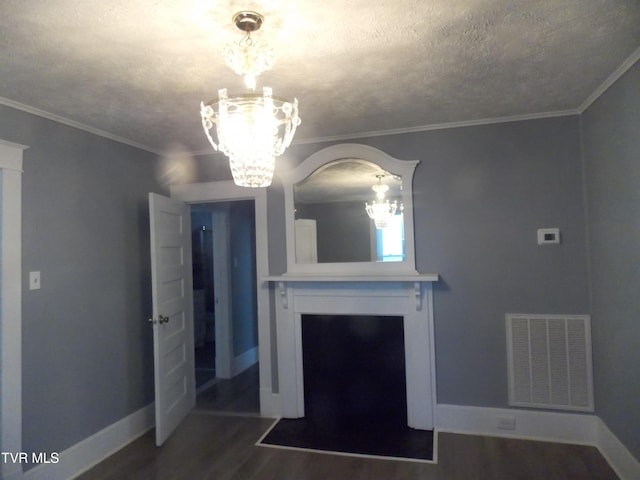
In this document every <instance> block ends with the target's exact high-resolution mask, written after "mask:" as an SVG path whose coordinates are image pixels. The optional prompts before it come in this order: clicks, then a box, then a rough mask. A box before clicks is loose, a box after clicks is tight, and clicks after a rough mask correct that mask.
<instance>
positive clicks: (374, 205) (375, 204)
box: [365, 175, 398, 228]
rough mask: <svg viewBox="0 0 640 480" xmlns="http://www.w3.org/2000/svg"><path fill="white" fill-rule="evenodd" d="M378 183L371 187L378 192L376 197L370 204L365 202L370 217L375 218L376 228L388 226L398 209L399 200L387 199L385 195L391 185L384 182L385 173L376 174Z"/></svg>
mask: <svg viewBox="0 0 640 480" xmlns="http://www.w3.org/2000/svg"><path fill="white" fill-rule="evenodd" d="M376 177H377V178H378V183H376V184H375V185H373V186H372V187H371V189H372V190H373V191H374V192H376V199H375V200H373V201H372V202H371V203H370V204H369V203H366V204H365V209H366V211H367V214H368V215H369V218H371V219H373V222H374V223H375V225H376V228H386V227H387V225H388V224H389V219H391V217H393V216H394V215H395V213H396V210H397V209H398V202H396V201H394V202H393V203H392V202H390V201H389V200H385V198H384V196H385V194H386V193H387V192H388V191H389V185H385V184H383V183H382V177H383V175H376Z"/></svg>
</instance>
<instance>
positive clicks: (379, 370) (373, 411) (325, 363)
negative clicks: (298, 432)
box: [302, 314, 407, 428]
mask: <svg viewBox="0 0 640 480" xmlns="http://www.w3.org/2000/svg"><path fill="white" fill-rule="evenodd" d="M404 357H405V355H404V328H403V322H402V317H400V316H389V315H384V316H381V315H308V314H304V315H302V365H303V372H304V375H303V376H304V411H305V417H306V418H309V419H313V421H314V422H316V423H320V424H321V423H325V424H326V423H337V424H339V425H344V426H346V427H347V428H348V427H355V428H361V427H363V426H366V424H368V423H370V422H372V421H374V422H376V423H381V422H384V423H389V424H392V425H399V426H402V425H404V426H406V425H407V397H406V374H405V361H404Z"/></svg>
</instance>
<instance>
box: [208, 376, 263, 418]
mask: <svg viewBox="0 0 640 480" xmlns="http://www.w3.org/2000/svg"><path fill="white" fill-rule="evenodd" d="M259 385H260V373H259V367H258V364H257V363H256V364H255V365H253V366H251V367H249V368H248V369H246V370H245V371H244V372H242V373H240V374H239V375H237V376H236V377H234V378H232V379H229V380H224V379H218V380H216V382H215V384H214V385H212V386H211V387H210V388H208V389H207V390H205V391H203V392H201V393H199V394H198V396H197V398H196V410H198V411H200V410H206V411H209V412H216V413H227V414H243V415H259V414H260V387H259Z"/></svg>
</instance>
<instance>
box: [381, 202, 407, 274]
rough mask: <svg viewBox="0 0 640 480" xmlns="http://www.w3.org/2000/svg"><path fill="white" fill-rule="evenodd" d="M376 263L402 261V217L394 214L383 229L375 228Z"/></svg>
mask: <svg viewBox="0 0 640 480" xmlns="http://www.w3.org/2000/svg"><path fill="white" fill-rule="evenodd" d="M375 231H376V243H377V248H376V250H377V259H376V260H377V261H378V262H402V261H404V251H405V249H404V215H403V214H402V213H400V214H396V215H394V216H393V217H391V218H390V219H389V220H388V221H387V226H386V227H385V228H376V229H375Z"/></svg>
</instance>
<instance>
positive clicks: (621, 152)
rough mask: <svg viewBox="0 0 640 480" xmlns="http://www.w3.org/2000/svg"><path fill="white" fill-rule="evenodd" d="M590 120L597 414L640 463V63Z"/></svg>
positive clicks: (586, 119) (587, 155)
mask: <svg viewBox="0 0 640 480" xmlns="http://www.w3.org/2000/svg"><path fill="white" fill-rule="evenodd" d="M582 121H583V144H584V159H585V170H586V178H587V198H588V219H589V220H588V223H589V238H590V257H591V263H590V265H591V279H592V305H593V306H592V314H593V320H592V321H593V325H592V329H593V342H594V352H593V353H594V362H593V363H594V367H595V389H596V391H595V394H596V397H595V401H596V411H597V413H598V415H599V416H600V417H601V418H602V419H603V420H604V422H605V423H606V424H607V426H608V427H609V428H610V429H611V430H612V431H613V433H615V434H616V436H618V438H619V439H620V440H621V441H623V442H624V443H625V444H626V446H627V447H628V448H629V450H630V451H631V452H632V453H633V454H634V455H635V457H636V458H637V459H639V460H640V434H639V432H640V409H639V408H638V405H639V403H638V402H639V399H640V380H639V378H640V376H639V373H640V322H639V321H638V320H639V318H638V314H639V312H640V296H639V295H638V286H639V285H640V260H639V259H640V215H638V212H639V211H640V65H639V64H636V65H635V66H634V67H633V68H632V69H631V70H629V71H628V72H627V73H626V74H625V75H624V76H623V77H622V78H621V79H620V80H618V81H617V82H616V83H615V84H614V85H613V86H612V87H611V88H610V89H609V90H608V91H607V92H606V93H605V94H604V95H602V96H601V97H600V98H599V99H598V100H597V101H596V102H595V103H594V104H593V105H592V106H591V107H590V108H589V109H588V110H587V111H586V112H585V114H584V115H583V118H582Z"/></svg>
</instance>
